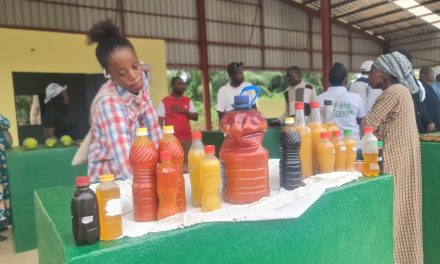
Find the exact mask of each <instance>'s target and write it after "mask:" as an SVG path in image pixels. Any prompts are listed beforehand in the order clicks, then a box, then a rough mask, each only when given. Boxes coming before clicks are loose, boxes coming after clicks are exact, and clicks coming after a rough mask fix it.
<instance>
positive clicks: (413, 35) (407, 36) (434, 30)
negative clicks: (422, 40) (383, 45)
mask: <svg viewBox="0 0 440 264" xmlns="http://www.w3.org/2000/svg"><path fill="white" fill-rule="evenodd" d="M437 31H440V30H439V29H437V28H435V29H433V30H428V31H423V32H420V33H415V34H409V35H406V36H399V37H397V38H392V39H389V41H393V40H398V39H407V38H412V37H415V36H421V35H427V34H432V33H435V32H437Z"/></svg>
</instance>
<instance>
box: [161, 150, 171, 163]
mask: <svg viewBox="0 0 440 264" xmlns="http://www.w3.org/2000/svg"><path fill="white" fill-rule="evenodd" d="M171 158H172V156H171V152H169V151H163V152H161V153H160V161H167V160H171Z"/></svg>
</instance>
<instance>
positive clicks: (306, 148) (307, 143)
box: [295, 102, 313, 179]
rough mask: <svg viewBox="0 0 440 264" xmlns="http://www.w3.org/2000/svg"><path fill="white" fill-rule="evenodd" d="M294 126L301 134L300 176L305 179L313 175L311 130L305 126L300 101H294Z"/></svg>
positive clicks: (302, 104) (302, 105)
mask: <svg viewBox="0 0 440 264" xmlns="http://www.w3.org/2000/svg"><path fill="white" fill-rule="evenodd" d="M295 127H296V129H297V130H298V131H299V134H300V135H301V149H300V151H299V158H300V160H301V177H302V178H303V179H306V178H308V177H310V176H312V175H313V158H312V131H311V130H310V128H308V127H307V126H306V122H305V116H304V103H302V102H296V103H295Z"/></svg>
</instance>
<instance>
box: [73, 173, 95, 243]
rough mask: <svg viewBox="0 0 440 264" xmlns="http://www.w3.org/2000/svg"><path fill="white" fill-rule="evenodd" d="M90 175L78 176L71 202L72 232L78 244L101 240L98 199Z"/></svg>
mask: <svg viewBox="0 0 440 264" xmlns="http://www.w3.org/2000/svg"><path fill="white" fill-rule="evenodd" d="M89 185H90V182H89V177H87V176H79V177H76V191H75V193H74V194H73V198H72V203H71V212H72V232H73V237H74V238H75V243H76V245H78V246H81V245H91V244H94V243H95V242H96V241H99V216H98V201H97V200H96V195H95V193H94V192H93V191H92V190H91V189H90V188H89Z"/></svg>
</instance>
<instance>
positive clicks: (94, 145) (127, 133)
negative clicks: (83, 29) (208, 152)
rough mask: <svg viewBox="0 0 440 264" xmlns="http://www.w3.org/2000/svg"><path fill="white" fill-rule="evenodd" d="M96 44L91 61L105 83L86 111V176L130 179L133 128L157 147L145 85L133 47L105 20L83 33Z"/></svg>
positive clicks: (158, 134) (159, 133)
mask: <svg viewBox="0 0 440 264" xmlns="http://www.w3.org/2000/svg"><path fill="white" fill-rule="evenodd" d="M87 36H88V40H89V44H91V43H98V45H97V47H96V57H97V59H98V61H99V63H100V65H101V66H102V67H103V68H104V75H105V76H106V78H109V80H108V81H107V82H106V83H105V84H104V85H102V87H101V88H100V90H99V92H98V94H97V95H96V98H95V100H94V102H93V104H92V107H91V110H90V118H91V132H92V141H91V144H90V148H89V154H88V163H89V164H88V165H89V169H88V170H89V171H88V174H89V177H90V178H91V179H92V180H94V181H97V180H98V177H99V175H102V174H107V173H113V174H115V175H116V177H117V178H119V179H129V178H132V171H131V166H130V163H129V153H130V147H131V144H132V142H133V140H134V136H135V131H136V128H137V127H147V128H148V132H149V136H150V139H151V140H152V141H153V142H154V143H155V144H156V146H157V144H158V142H159V139H160V138H161V136H162V131H161V130H160V127H159V124H158V122H157V117H156V112H155V110H154V108H153V103H152V102H151V98H150V91H149V86H148V80H147V78H146V76H145V73H144V72H143V70H142V64H141V62H140V61H139V59H138V57H137V55H136V52H135V50H134V47H133V45H132V44H131V43H130V41H129V40H128V39H127V38H125V37H123V36H122V35H121V34H120V32H119V28H118V27H117V26H116V25H115V24H113V23H112V22H111V21H110V20H107V21H103V22H100V23H98V24H95V25H94V26H93V27H92V29H90V31H89V32H88V34H87Z"/></svg>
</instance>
